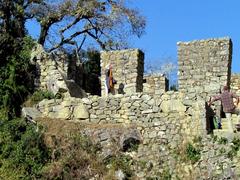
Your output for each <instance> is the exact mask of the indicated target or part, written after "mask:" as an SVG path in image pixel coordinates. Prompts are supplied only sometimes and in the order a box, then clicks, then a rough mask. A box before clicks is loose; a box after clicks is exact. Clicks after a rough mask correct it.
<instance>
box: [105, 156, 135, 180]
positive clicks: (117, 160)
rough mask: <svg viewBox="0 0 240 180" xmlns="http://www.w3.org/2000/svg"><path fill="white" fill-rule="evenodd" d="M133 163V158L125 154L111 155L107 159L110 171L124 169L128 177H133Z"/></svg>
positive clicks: (106, 162) (106, 163)
mask: <svg viewBox="0 0 240 180" xmlns="http://www.w3.org/2000/svg"><path fill="white" fill-rule="evenodd" d="M132 164H133V159H132V158H131V157H130V156H128V155H125V154H118V155H115V156H112V157H109V158H108V159H107V160H106V161H105V165H106V166H107V167H108V168H109V169H110V171H112V172H115V171H117V170H122V171H123V173H124V174H125V175H126V178H131V177H133V175H134V174H133V171H132V168H131V165H132Z"/></svg>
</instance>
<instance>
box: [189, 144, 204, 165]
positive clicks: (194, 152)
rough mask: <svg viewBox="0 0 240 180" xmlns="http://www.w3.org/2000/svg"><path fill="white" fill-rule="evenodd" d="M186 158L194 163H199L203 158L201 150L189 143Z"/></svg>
mask: <svg viewBox="0 0 240 180" xmlns="http://www.w3.org/2000/svg"><path fill="white" fill-rule="evenodd" d="M186 158H187V159H188V160H190V161H191V162H192V163H195V162H197V161H198V160H199V159H200V158H201V153H200V149H197V148H196V147H194V146H193V145H192V144H191V143H188V144H187V146H186Z"/></svg>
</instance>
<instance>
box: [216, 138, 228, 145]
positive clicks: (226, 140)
mask: <svg viewBox="0 0 240 180" xmlns="http://www.w3.org/2000/svg"><path fill="white" fill-rule="evenodd" d="M218 143H219V144H227V143H228V139H227V138H225V137H221V138H220V139H218Z"/></svg>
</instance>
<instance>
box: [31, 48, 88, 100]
mask: <svg viewBox="0 0 240 180" xmlns="http://www.w3.org/2000/svg"><path fill="white" fill-rule="evenodd" d="M31 62H32V64H35V65H36V70H37V74H36V78H35V87H36V89H42V90H48V91H51V92H53V94H57V93H64V95H65V96H73V97H84V96H86V94H85V92H84V91H83V90H82V89H81V88H80V87H79V85H78V84H77V83H76V82H75V80H76V79H77V78H76V75H78V76H80V75H81V74H77V70H76V69H77V68H78V66H77V63H76V61H71V60H70V59H69V57H68V56H67V55H66V54H65V53H63V52H57V53H55V54H49V53H46V52H45V50H44V49H43V47H42V46H41V45H36V47H35V48H34V50H33V52H32V54H31Z"/></svg>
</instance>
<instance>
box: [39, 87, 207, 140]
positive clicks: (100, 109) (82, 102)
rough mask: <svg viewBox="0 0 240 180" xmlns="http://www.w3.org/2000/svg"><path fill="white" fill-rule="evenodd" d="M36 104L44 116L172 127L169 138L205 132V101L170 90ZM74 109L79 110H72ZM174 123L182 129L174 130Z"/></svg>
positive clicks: (45, 101) (66, 99)
mask: <svg viewBox="0 0 240 180" xmlns="http://www.w3.org/2000/svg"><path fill="white" fill-rule="evenodd" d="M79 106H80V107H82V108H80V107H79ZM38 107H39V110H40V111H41V113H43V114H44V116H46V117H50V118H54V117H58V118H60V117H62V119H66V120H81V121H82V122H88V123H93V124H106V123H123V124H135V123H137V124H145V125H148V124H149V123H150V124H152V123H154V124H155V126H159V128H160V127H161V128H163V129H167V132H168V130H169V129H173V131H171V132H168V136H171V138H174V137H173V136H174V135H176V134H178V133H182V134H186V135H187V137H189V138H191V137H193V136H194V135H202V134H203V133H204V132H205V129H204V126H203V124H202V122H203V121H204V120H205V118H206V117H205V104H204V102H202V101H199V102H190V101H189V100H188V99H186V98H185V97H184V94H182V93H178V92H173V91H168V92H166V93H164V94H161V95H148V94H143V93H134V94H132V95H128V94H125V95H122V94H118V95H115V96H107V97H99V96H89V97H88V98H82V99H79V98H73V97H71V98H65V99H61V100H55V101H54V100H44V101H42V102H40V103H39V105H38ZM84 107H85V108H84ZM76 108H77V109H78V110H75V109H76ZM81 109H82V110H81ZM79 114H80V115H79ZM88 114H89V116H88ZM175 125H176V126H179V127H181V128H179V129H175V128H174V127H175ZM161 128H160V129H161ZM174 129H175V130H174ZM178 130H179V131H178ZM150 136H152V135H150Z"/></svg>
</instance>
